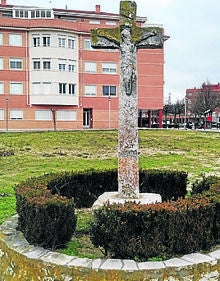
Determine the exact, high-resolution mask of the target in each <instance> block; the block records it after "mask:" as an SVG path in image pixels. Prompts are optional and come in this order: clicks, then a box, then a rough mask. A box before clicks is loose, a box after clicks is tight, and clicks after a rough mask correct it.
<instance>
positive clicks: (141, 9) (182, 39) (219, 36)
mask: <svg viewBox="0 0 220 281" xmlns="http://www.w3.org/2000/svg"><path fill="white" fill-rule="evenodd" d="M7 3H8V4H13V5H30V6H31V5H35V6H42V7H54V8H65V6H67V7H68V9H75V10H95V5H96V4H100V5H101V11H103V12H113V13H118V12H119V3H120V0H111V1H110V0H79V1H75V0H62V1H61V0H30V1H27V0H7ZM136 3H137V7H138V10H137V14H138V15H139V16H144V17H147V18H148V23H154V24H163V26H164V29H165V34H166V35H169V36H170V39H169V40H168V41H166V42H165V69H164V70H165V87H164V96H165V100H167V99H168V96H169V93H171V99H172V101H173V102H174V101H176V100H177V99H182V98H184V96H185V90H186V89H187V88H193V87H200V86H201V85H202V83H203V82H207V81H209V82H210V83H212V84H215V83H218V82H220V71H219V66H220V31H219V30H220V15H219V13H220V1H219V0H136Z"/></svg>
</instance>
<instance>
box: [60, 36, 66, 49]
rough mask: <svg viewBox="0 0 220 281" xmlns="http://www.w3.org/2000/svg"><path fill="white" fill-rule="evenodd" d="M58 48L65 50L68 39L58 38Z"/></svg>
mask: <svg viewBox="0 0 220 281" xmlns="http://www.w3.org/2000/svg"><path fill="white" fill-rule="evenodd" d="M58 46H59V47H61V48H65V47H66V38H64V37H59V38H58Z"/></svg>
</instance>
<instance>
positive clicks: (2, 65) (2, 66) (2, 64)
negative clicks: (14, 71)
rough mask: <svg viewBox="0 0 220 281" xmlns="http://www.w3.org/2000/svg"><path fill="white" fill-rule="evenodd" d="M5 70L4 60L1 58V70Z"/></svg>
mask: <svg viewBox="0 0 220 281" xmlns="http://www.w3.org/2000/svg"><path fill="white" fill-rule="evenodd" d="M3 68H4V63H3V58H0V70H2V69H3Z"/></svg>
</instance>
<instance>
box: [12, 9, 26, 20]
mask: <svg viewBox="0 0 220 281" xmlns="http://www.w3.org/2000/svg"><path fill="white" fill-rule="evenodd" d="M14 16H15V18H28V11H27V10H15V14H14Z"/></svg>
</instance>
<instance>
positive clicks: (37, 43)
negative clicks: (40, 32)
mask: <svg viewBox="0 0 220 281" xmlns="http://www.w3.org/2000/svg"><path fill="white" fill-rule="evenodd" d="M33 46H34V47H40V36H37V35H36V36H34V37H33Z"/></svg>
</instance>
